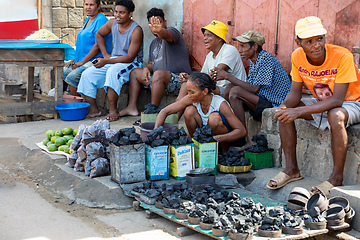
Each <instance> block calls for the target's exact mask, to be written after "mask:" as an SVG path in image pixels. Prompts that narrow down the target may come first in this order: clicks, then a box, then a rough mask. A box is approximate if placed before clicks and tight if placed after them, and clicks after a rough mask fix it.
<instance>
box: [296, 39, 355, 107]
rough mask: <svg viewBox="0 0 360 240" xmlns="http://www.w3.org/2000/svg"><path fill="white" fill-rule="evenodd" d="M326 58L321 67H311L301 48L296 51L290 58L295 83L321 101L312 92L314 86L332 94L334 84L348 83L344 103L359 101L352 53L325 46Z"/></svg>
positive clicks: (330, 45) (328, 45)
mask: <svg viewBox="0 0 360 240" xmlns="http://www.w3.org/2000/svg"><path fill="white" fill-rule="evenodd" d="M325 50H326V56H325V61H324V63H323V64H322V65H321V66H314V65H311V64H310V63H309V62H308V61H307V58H306V54H305V52H304V50H303V49H302V48H298V49H296V50H295V51H294V52H293V54H292V56H291V62H292V69H291V76H292V80H293V81H295V82H304V83H305V84H306V86H307V87H308V89H309V90H310V91H311V93H312V95H313V96H314V97H316V98H317V99H319V100H322V99H321V98H320V97H319V96H318V95H317V94H316V92H315V91H314V86H315V85H316V84H322V86H326V85H327V86H326V87H327V88H330V90H331V95H332V93H333V92H334V85H335V83H349V87H348V91H347V93H346V96H345V101H360V72H359V70H358V68H357V67H356V65H355V63H354V59H353V55H352V53H351V52H350V51H349V50H347V49H346V48H343V47H340V46H336V45H332V44H325Z"/></svg>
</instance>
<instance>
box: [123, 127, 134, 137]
mask: <svg viewBox="0 0 360 240" xmlns="http://www.w3.org/2000/svg"><path fill="white" fill-rule="evenodd" d="M119 132H120V133H121V134H122V135H123V136H127V137H129V136H130V135H131V134H132V133H135V132H136V130H135V128H134V127H131V128H122V129H120V130H119Z"/></svg>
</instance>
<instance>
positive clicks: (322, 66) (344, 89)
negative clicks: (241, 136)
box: [267, 17, 360, 196]
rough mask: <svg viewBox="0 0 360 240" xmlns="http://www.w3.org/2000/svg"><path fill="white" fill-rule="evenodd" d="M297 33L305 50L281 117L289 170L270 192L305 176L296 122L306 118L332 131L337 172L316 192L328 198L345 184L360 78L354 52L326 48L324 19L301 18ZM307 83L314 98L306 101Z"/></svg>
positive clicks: (297, 56)
mask: <svg viewBox="0 0 360 240" xmlns="http://www.w3.org/2000/svg"><path fill="white" fill-rule="evenodd" d="M295 33H296V35H297V38H296V40H295V41H296V43H297V45H298V46H299V48H298V49H296V50H295V51H294V52H293V54H292V56H291V62H292V69H291V76H292V85H291V90H290V93H289V94H288V95H287V97H286V99H285V101H284V102H283V103H282V104H281V105H280V107H279V108H278V109H277V110H276V114H275V118H277V119H278V120H279V132H280V138H281V144H282V147H283V150H284V154H285V162H286V166H285V169H284V171H283V172H280V173H279V174H278V175H277V176H276V177H274V178H273V179H271V180H270V181H269V183H268V184H267V187H268V188H270V189H277V188H280V187H282V186H284V185H285V184H287V183H289V182H291V181H295V180H299V179H301V178H302V177H303V176H302V175H301V173H300V170H299V167H298V164H297V160H296V150H295V149H296V139H297V135H296V128H295V124H294V120H295V119H298V118H303V119H306V120H309V121H310V123H312V124H313V125H314V126H315V127H317V128H320V129H322V130H324V129H326V128H327V127H328V128H329V129H330V131H331V148H332V155H333V162H334V167H333V171H332V173H331V175H330V177H329V179H328V180H327V181H325V182H323V183H322V184H320V185H318V186H316V187H313V188H312V192H314V193H315V192H319V193H321V194H323V195H325V196H328V195H329V192H330V189H331V188H333V187H334V186H341V185H342V182H343V170H344V164H345V158H346V151H347V143H348V138H347V132H346V127H348V126H350V125H353V124H356V123H359V122H360V102H359V101H360V73H359V70H358V69H357V67H356V65H355V63H354V60H353V55H352V54H351V52H350V51H349V50H347V49H346V48H343V47H340V46H336V45H331V44H325V34H326V29H325V28H324V27H323V25H322V23H321V20H320V19H319V18H317V17H306V18H302V19H300V20H299V21H298V22H297V23H296V26H295ZM303 83H305V84H306V86H307V87H308V88H309V90H310V91H311V93H312V95H313V97H314V98H307V99H301V97H302V86H303Z"/></svg>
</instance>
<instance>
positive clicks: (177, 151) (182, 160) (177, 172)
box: [169, 143, 194, 179]
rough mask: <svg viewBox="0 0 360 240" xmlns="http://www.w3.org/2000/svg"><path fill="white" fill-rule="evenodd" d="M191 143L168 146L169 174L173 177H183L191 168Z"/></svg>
mask: <svg viewBox="0 0 360 240" xmlns="http://www.w3.org/2000/svg"><path fill="white" fill-rule="evenodd" d="M193 149H194V148H193V143H190V144H186V145H180V146H170V167H169V172H170V175H171V176H173V177H174V178H175V179H185V178H186V174H187V173H188V172H189V171H190V170H191V169H193V167H194V166H193V159H194V150H193Z"/></svg>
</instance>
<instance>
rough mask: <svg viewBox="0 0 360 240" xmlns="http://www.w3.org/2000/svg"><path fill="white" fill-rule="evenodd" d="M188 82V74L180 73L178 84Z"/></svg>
mask: <svg viewBox="0 0 360 240" xmlns="http://www.w3.org/2000/svg"><path fill="white" fill-rule="evenodd" d="M187 80H189V74H187V73H185V72H182V73H180V74H179V82H187Z"/></svg>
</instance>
